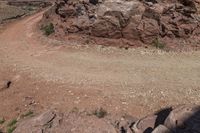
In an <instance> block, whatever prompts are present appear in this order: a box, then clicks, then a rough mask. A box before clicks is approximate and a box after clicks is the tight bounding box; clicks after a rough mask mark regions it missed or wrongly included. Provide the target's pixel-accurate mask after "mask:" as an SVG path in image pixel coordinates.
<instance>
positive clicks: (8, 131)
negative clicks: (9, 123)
mask: <svg viewBox="0 0 200 133" xmlns="http://www.w3.org/2000/svg"><path fill="white" fill-rule="evenodd" d="M15 129H16V126H13V127H8V129H7V133H13V131H14V130H15Z"/></svg>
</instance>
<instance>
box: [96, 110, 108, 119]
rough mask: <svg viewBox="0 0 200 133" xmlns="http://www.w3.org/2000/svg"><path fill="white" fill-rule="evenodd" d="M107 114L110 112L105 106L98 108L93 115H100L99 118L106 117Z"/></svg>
mask: <svg viewBox="0 0 200 133" xmlns="http://www.w3.org/2000/svg"><path fill="white" fill-rule="evenodd" d="M107 114H108V113H107V111H106V110H104V109H103V108H100V109H96V110H95V111H94V112H93V115H95V116H96V117H98V118H104V117H105V116H106V115H107Z"/></svg>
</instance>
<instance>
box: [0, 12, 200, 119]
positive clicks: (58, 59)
mask: <svg viewBox="0 0 200 133" xmlns="http://www.w3.org/2000/svg"><path fill="white" fill-rule="evenodd" d="M42 14H43V12H40V13H37V14H35V15H32V16H30V17H27V18H24V19H22V20H19V21H17V22H14V23H12V24H10V25H9V26H8V27H6V29H5V30H4V31H3V32H2V33H0V66H2V67H1V68H0V71H1V72H2V75H3V74H4V76H5V73H6V74H7V75H10V77H16V75H18V77H21V78H20V80H18V81H16V83H14V85H16V86H17V87H16V88H14V89H11V90H8V91H4V92H0V101H1V102H0V107H1V108H2V110H1V111H0V113H1V114H0V115H6V113H5V112H7V113H8V112H13V111H16V110H17V111H18V110H19V108H20V109H21V108H23V107H24V106H23V105H24V103H23V102H22V101H23V99H24V97H26V96H29V95H31V96H32V97H34V100H35V101H37V102H38V103H39V104H40V105H38V106H37V107H38V108H40V109H44V108H51V107H56V108H59V109H63V110H65V109H67V108H68V107H69V108H73V107H80V108H95V107H98V106H103V107H104V108H106V109H108V111H110V112H115V113H118V112H120V111H125V112H126V113H130V114H133V115H139V116H141V115H143V114H146V113H148V112H149V111H152V110H157V109H159V108H160V107H163V106H168V105H175V104H184V103H200V100H199V99H200V52H188V53H173V52H169V53H166V52H161V51H158V50H148V49H140V48H138V49H130V50H123V49H117V48H112V47H107V48H103V47H101V46H86V45H84V46H81V45H79V44H76V45H74V43H76V42H58V41H56V40H51V39H47V38H46V37H44V36H42V35H41V33H40V32H39V31H38V30H37V23H38V22H39V21H40V20H41V18H42ZM72 43H73V44H72ZM11 71H12V72H11ZM9 72H10V73H15V74H13V75H12V74H8V73H9ZM38 88H39V89H38ZM11 92H13V93H11ZM10 97H12V98H10ZM16 107H17V108H18V109H16ZM26 108H27V107H26ZM21 110H23V109H21ZM21 112H22V111H21ZM18 113H20V112H18ZM7 116H8V114H7Z"/></svg>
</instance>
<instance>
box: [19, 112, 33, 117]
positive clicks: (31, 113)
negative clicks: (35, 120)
mask: <svg viewBox="0 0 200 133" xmlns="http://www.w3.org/2000/svg"><path fill="white" fill-rule="evenodd" d="M28 116H33V111H28V112H26V113H25V114H22V115H21V117H22V118H25V117H28Z"/></svg>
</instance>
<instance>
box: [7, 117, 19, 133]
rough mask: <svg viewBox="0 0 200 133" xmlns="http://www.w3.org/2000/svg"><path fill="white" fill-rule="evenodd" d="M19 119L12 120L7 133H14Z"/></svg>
mask: <svg viewBox="0 0 200 133" xmlns="http://www.w3.org/2000/svg"><path fill="white" fill-rule="evenodd" d="M16 124H17V119H13V120H11V121H10V122H9V123H8V125H7V133H12V132H13V131H14V130H15V129H16Z"/></svg>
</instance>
